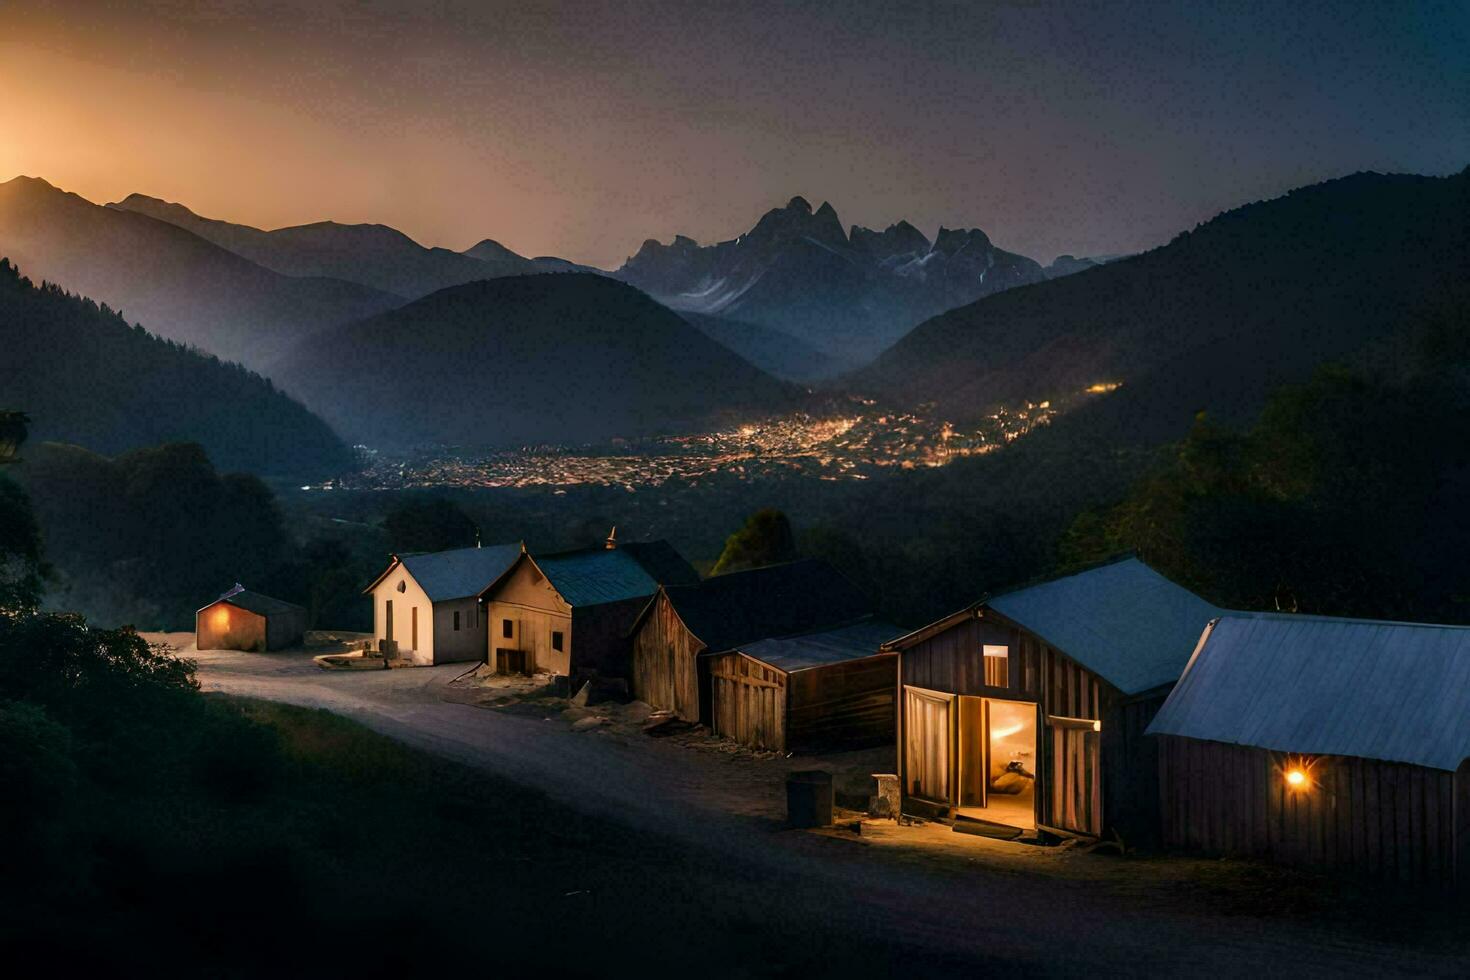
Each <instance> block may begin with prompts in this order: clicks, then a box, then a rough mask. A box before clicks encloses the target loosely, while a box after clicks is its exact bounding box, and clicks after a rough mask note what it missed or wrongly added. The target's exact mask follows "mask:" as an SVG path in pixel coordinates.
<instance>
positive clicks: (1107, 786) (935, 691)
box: [884, 558, 1220, 846]
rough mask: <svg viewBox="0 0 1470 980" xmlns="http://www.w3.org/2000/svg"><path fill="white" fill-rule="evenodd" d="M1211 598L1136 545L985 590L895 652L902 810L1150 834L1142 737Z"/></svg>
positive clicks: (1153, 819) (1153, 828)
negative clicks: (1147, 559)
mask: <svg viewBox="0 0 1470 980" xmlns="http://www.w3.org/2000/svg"><path fill="white" fill-rule="evenodd" d="M1218 615H1220V610H1218V609H1216V608H1215V607H1214V606H1212V605H1210V604H1209V603H1208V602H1205V601H1204V600H1203V599H1201V598H1199V597H1198V596H1196V595H1194V594H1193V593H1192V592H1189V591H1188V590H1186V589H1184V588H1181V587H1180V586H1178V585H1175V584H1174V583H1173V582H1170V581H1169V580H1168V579H1166V578H1164V577H1163V576H1162V575H1160V574H1159V573H1157V572H1155V571H1154V570H1153V569H1151V568H1149V567H1148V566H1147V565H1145V564H1143V563H1142V562H1140V561H1138V560H1137V559H1136V558H1127V559H1124V560H1121V561H1115V562H1111V563H1109V564H1106V565H1101V566H1099V567H1096V568H1092V569H1089V570H1087V571H1083V572H1079V573H1077V574H1075V575H1069V576H1066V577H1063V578H1058V579H1054V580H1052V581H1049V582H1044V583H1041V584H1039V585H1033V586H1029V587H1026V588H1021V589H1016V590H1014V591H1010V592H1006V593H1002V594H999V595H994V596H990V597H988V598H986V599H983V600H981V601H980V602H978V603H976V604H975V605H973V606H971V607H969V608H967V609H964V610H961V611H960V612H958V613H955V614H954V615H952V616H949V617H947V618H945V619H942V620H940V621H938V622H936V623H933V624H931V625H929V626H926V627H924V628H923V629H921V630H917V631H915V632H914V633H911V634H909V635H908V636H905V637H902V638H900V639H898V640H895V641H893V642H892V643H889V644H885V646H884V649H885V650H892V651H895V652H897V653H898V654H899V658H898V689H899V696H900V710H899V732H898V760H897V765H898V772H899V774H900V783H901V789H902V793H903V807H904V810H905V812H908V813H913V814H915V815H918V816H927V817H930V818H938V819H944V820H974V821H980V822H983V823H991V824H1001V825H1004V826H1005V827H1010V828H1020V829H1021V830H1029V829H1032V828H1036V829H1041V830H1046V831H1050V832H1052V833H1061V834H1071V835H1080V836H1084V837H1098V838H1100V837H1104V836H1112V835H1115V834H1116V835H1117V836H1118V837H1120V838H1121V839H1122V840H1123V841H1124V843H1125V844H1126V845H1128V846H1135V845H1138V844H1147V843H1152V842H1153V841H1154V840H1155V839H1156V837H1157V827H1158V783H1157V778H1158V776H1157V774H1158V762H1157V757H1156V754H1155V751H1154V749H1155V744H1154V742H1153V741H1152V740H1147V739H1145V738H1144V737H1143V733H1144V729H1145V728H1146V727H1147V726H1148V723H1149V721H1151V720H1152V719H1153V715H1154V712H1155V711H1157V710H1158V708H1159V706H1160V705H1161V704H1162V703H1163V700H1164V697H1165V696H1166V695H1167V694H1168V692H1169V689H1170V688H1171V687H1172V686H1173V684H1174V682H1175V681H1176V680H1177V679H1178V677H1179V675H1180V673H1181V672H1182V671H1183V670H1184V665H1185V663H1186V662H1187V661H1188V660H1189V655H1190V653H1191V652H1192V651H1193V650H1194V646H1195V643H1196V642H1197V641H1198V639H1199V633H1200V630H1202V629H1203V628H1204V625H1205V624H1206V623H1208V622H1209V621H1210V620H1211V619H1214V618H1215V617H1217V616H1218Z"/></svg>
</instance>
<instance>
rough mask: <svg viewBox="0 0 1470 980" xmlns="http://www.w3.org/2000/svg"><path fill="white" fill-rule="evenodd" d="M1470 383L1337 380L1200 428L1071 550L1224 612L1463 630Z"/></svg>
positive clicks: (1067, 554) (1065, 549) (1072, 558)
mask: <svg viewBox="0 0 1470 980" xmlns="http://www.w3.org/2000/svg"><path fill="white" fill-rule="evenodd" d="M1467 400H1470V399H1467V394H1466V388H1465V386H1464V385H1463V383H1461V382H1460V380H1459V379H1457V378H1455V377H1453V376H1447V375H1443V374H1438V375H1432V376H1429V377H1420V378H1418V379H1416V380H1415V381H1413V382H1412V383H1401V382H1390V381H1383V380H1371V379H1369V378H1367V377H1365V376H1363V375H1360V374H1355V373H1352V372H1349V371H1346V370H1343V369H1341V368H1325V369H1323V370H1322V371H1320V372H1319V373H1318V374H1317V376H1316V377H1315V378H1314V379H1313V380H1312V381H1311V382H1310V383H1308V384H1304V385H1299V386H1292V387H1288V388H1285V389H1282V390H1281V391H1280V392H1278V393H1277V394H1276V395H1275V396H1273V397H1272V399H1271V401H1270V402H1269V403H1268V405H1267V406H1266V410H1265V411H1264V413H1263V414H1262V416H1261V419H1260V421H1259V422H1257V424H1256V425H1255V426H1254V427H1253V428H1251V429H1250V430H1249V431H1247V432H1244V433H1236V432H1232V431H1229V430H1226V429H1222V428H1220V427H1218V426H1215V425H1213V424H1211V423H1210V422H1209V421H1208V419H1207V418H1203V419H1201V420H1200V421H1198V422H1197V423H1196V425H1195V427H1194V430H1193V431H1192V432H1191V433H1190V435H1189V437H1188V438H1187V439H1185V440H1184V441H1183V442H1181V443H1179V444H1178V445H1177V446H1175V447H1172V448H1171V449H1170V450H1169V451H1168V453H1167V454H1166V457H1165V460H1164V461H1163V463H1162V464H1161V465H1160V466H1159V467H1158V468H1156V469H1155V470H1154V471H1153V472H1151V473H1150V474H1148V475H1147V476H1146V477H1145V478H1144V479H1142V480H1141V481H1139V482H1138V483H1137V484H1136V485H1135V486H1134V487H1133V489H1132V491H1131V492H1130V493H1129V494H1128V496H1127V497H1126V498H1125V499H1124V500H1123V501H1122V502H1121V503H1119V504H1117V505H1116V506H1112V507H1109V508H1104V509H1101V510H1094V511H1090V512H1088V513H1086V514H1084V515H1082V516H1081V517H1080V518H1078V520H1077V521H1076V522H1075V523H1074V524H1073V526H1072V528H1071V530H1070V531H1069V533H1068V535H1067V536H1066V537H1065V538H1064V540H1063V543H1062V557H1063V560H1064V561H1067V562H1080V561H1087V560H1091V559H1095V558H1098V557H1101V556H1104V555H1107V554H1111V553H1116V552H1118V551H1122V550H1131V551H1135V552H1137V553H1138V554H1139V555H1140V556H1141V557H1143V558H1144V559H1145V560H1147V561H1149V562H1151V563H1152V564H1154V565H1155V566H1156V567H1158V568H1159V569H1160V570H1161V571H1163V572H1164V573H1165V574H1168V575H1170V576H1172V577H1174V578H1176V579H1177V580H1178V581H1180V582H1181V583H1183V584H1186V585H1188V586H1190V587H1192V588H1194V589H1196V590H1198V591H1200V592H1201V593H1202V594H1204V595H1206V596H1208V597H1209V598H1211V599H1213V600H1214V601H1216V602H1218V603H1221V604H1223V605H1227V606H1232V607H1236V608H1247V609H1273V608H1276V609H1286V610H1291V611H1301V612H1310V613H1324V614H1333V615H1344V616H1362V617H1380V618H1391V619H1411V620H1415V619H1422V620H1438V621H1449V622H1464V621H1465V620H1466V619H1467V614H1470V572H1467V570H1466V568H1465V563H1464V555H1465V554H1466V552H1467V549H1470V520H1467V518H1466V517H1465V515H1464V501H1465V499H1466V493H1467V492H1470V469H1467V464H1470V411H1467V409H1470V405H1467Z"/></svg>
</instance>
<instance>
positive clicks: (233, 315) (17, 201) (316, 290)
mask: <svg viewBox="0 0 1470 980" xmlns="http://www.w3.org/2000/svg"><path fill="white" fill-rule="evenodd" d="M0 255H4V256H8V257H9V258H10V259H11V261H12V262H14V263H16V264H18V265H19V266H21V267H22V268H24V269H25V270H26V273H27V275H29V276H31V277H32V278H35V279H44V280H46V281H49V282H56V283H60V284H61V285H63V286H65V287H66V288H67V289H69V290H71V291H73V292H76V293H81V294H83V295H86V296H90V297H92V298H94V299H95V300H97V301H98V302H105V303H107V304H109V305H110V306H111V307H112V308H113V309H116V310H121V311H122V312H124V313H125V314H126V315H127V316H128V318H129V319H130V320H132V321H135V322H142V323H144V324H145V325H146V326H147V327H148V328H149V329H150V330H152V331H154V332H155V333H158V334H161V335H163V336H165V337H169V338H171V339H173V340H178V341H181V342H184V343H188V344H195V345H198V346H200V347H202V348H204V349H206V350H208V351H209V352H211V353H213V354H217V355H219V356H220V357H222V358H225V359H227V360H236V361H241V362H243V363H245V364H248V365H250V366H252V367H260V366H262V365H263V364H265V363H267V362H269V361H270V360H272V359H273V358H274V357H275V356H277V355H278V354H279V353H280V352H281V351H282V350H284V349H285V347H286V346H287V345H288V344H290V343H292V342H294V340H295V339H297V338H298V337H300V336H301V335H302V334H305V333H308V332H310V331H313V330H319V329H321V328H322V327H324V326H328V325H330V324H333V323H342V322H345V321H349V320H355V319H359V318H361V317H363V316H367V315H369V314H372V313H377V312H380V311H382V310H385V309H389V308H391V307H393V306H397V305H399V304H400V303H402V302H403V300H402V299H401V298H400V297H398V296H395V295H392V294H389V293H386V292H383V291H381V290H377V289H373V288H371V287H368V286H363V285H360V284H358V283H354V282H347V281H345V280H342V279H331V278H323V277H298V276H288V275H282V274H281V273H279V272H275V271H273V270H271V269H267V268H265V267H263V266H261V265H258V264H256V263H254V262H252V261H250V260H249V259H247V258H244V257H243V256H240V255H237V254H236V253H234V252H232V251H230V250H229V249H226V248H221V247H220V246H219V245H216V244H214V243H213V242H210V241H206V240H205V239H203V238H200V237H199V236H198V235H195V234H193V233H191V232H189V231H187V230H185V229H183V228H179V227H177V226H175V225H172V224H169V223H168V222H166V221H159V220H158V219H156V218H152V217H149V216H148V215H145V214H140V213H137V212H133V211H123V210H118V209H116V208H107V207H103V206H101V205H98V204H93V203H92V202H91V201H88V200H86V199H85V198H83V197H81V196H79V195H77V194H71V193H67V192H65V191H62V190H59V189H57V188H55V187H53V186H51V185H50V184H49V183H47V182H46V181H44V180H40V179H38V178H32V177H17V178H15V179H14V180H11V181H8V182H6V183H4V184H0Z"/></svg>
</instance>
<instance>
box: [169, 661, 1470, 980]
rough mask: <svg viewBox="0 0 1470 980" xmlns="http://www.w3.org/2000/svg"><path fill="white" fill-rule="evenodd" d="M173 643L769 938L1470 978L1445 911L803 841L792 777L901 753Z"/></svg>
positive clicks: (1283, 877)
mask: <svg viewBox="0 0 1470 980" xmlns="http://www.w3.org/2000/svg"><path fill="white" fill-rule="evenodd" d="M169 639H171V640H174V641H175V644H176V645H177V646H179V647H180V649H181V650H182V652H184V653H185V654H186V655H188V656H191V657H194V658H196V659H197V661H198V663H199V676H200V679H201V682H202V683H203V685H204V687H205V689H206V690H217V691H221V692H225V693H232V694H240V695H245V696H251V697H260V698H269V699H274V700H279V701H285V702H288V703H292V704H298V705H303V706H308V707H320V708H327V709H329V710H331V711H334V712H337V713H339V714H343V715H346V716H348V717H350V718H353V719H355V720H357V721H360V722H362V723H364V724H366V725H368V726H369V727H371V728H374V729H376V730H377V731H379V732H381V733H383V734H386V735H390V736H392V737H394V738H397V739H399V740H401V741H403V742H406V743H408V744H409V745H411V746H414V747H416V748H420V749H423V750H427V751H429V752H432V753H435V754H438V755H441V756H444V757H446V758H450V759H453V760H455V761H459V762H462V763H465V764H467V765H470V766H472V767H476V768H481V769H484V770H486V771H488V772H493V773H495V774H497V775H500V776H503V777H506V778H509V779H511V780H513V781H515V782H518V783H521V784H522V785H526V786H531V787H535V788H537V789H539V790H541V791H542V792H544V793H546V794H548V795H549V796H551V797H552V798H554V799H556V800H557V801H559V802H565V803H567V804H569V805H571V806H574V807H576V808H577V809H578V810H579V811H580V812H584V813H588V814H595V815H597V816H599V817H601V818H605V819H607V820H609V821H613V822H614V823H623V824H627V825H630V826H636V827H638V828H639V829H640V830H651V831H654V832H657V833H659V834H662V835H665V839H666V841H667V843H666V845H665V846H666V847H668V848H670V849H672V851H673V852H674V853H681V854H685V855H686V856H685V858H684V860H686V861H687V862H688V866H689V867H691V868H694V867H698V868H700V869H701V873H705V874H709V873H716V872H718V871H719V869H725V870H724V873H728V874H730V875H732V876H736V877H739V878H741V879H742V880H756V881H760V880H765V881H768V882H769V883H770V887H771V892H770V894H771V903H772V904H771V908H770V910H768V912H767V913H765V914H767V915H769V916H777V915H778V914H779V915H781V916H784V917H789V916H797V917H800V916H803V915H812V914H820V915H822V916H823V917H824V920H829V919H830V920H832V921H841V922H845V923H847V926H846V927H850V928H852V929H855V930H859V931H861V932H863V933H864V934H868V933H870V932H871V933H873V934H875V935H889V934H891V935H892V936H893V941H895V942H904V943H919V944H921V945H922V946H923V947H924V948H925V949H930V950H933V951H935V955H942V956H945V957H953V959H954V961H955V962H956V963H958V964H964V963H970V964H971V965H978V964H981V963H988V964H991V965H993V964H994V963H996V962H997V961H998V960H999V961H1001V962H1005V963H1007V964H1012V965H1015V966H1017V967H1019V968H1022V969H1025V970H1026V971H1027V972H1038V971H1039V972H1045V973H1057V972H1063V973H1073V972H1080V971H1083V970H1087V971H1089V972H1105V973H1150V974H1190V975H1199V974H1201V973H1203V974H1210V975H1213V974H1220V975H1234V974H1239V973H1245V972H1262V971H1265V972H1269V973H1272V974H1276V973H1282V972H1291V973H1297V974H1332V975H1341V974H1343V973H1375V974H1397V973H1418V974H1425V973H1428V974H1436V975H1460V974H1465V973H1470V940H1467V933H1466V930H1465V929H1464V924H1465V923H1467V922H1470V918H1467V917H1466V915H1465V913H1464V912H1463V910H1461V909H1459V908H1457V907H1452V906H1450V905H1449V904H1448V903H1446V902H1444V901H1443V900H1442V899H1441V898H1439V897H1436V896H1428V897H1426V896H1422V895H1417V894H1413V893H1409V892H1401V891H1397V890H1393V889H1385V888H1374V887H1360V886H1357V885H1354V884H1352V883H1349V882H1342V881H1337V880H1327V879H1319V878H1316V877H1314V876H1311V875H1305V874H1301V873H1296V872H1288V871H1283V870H1281V869H1276V868H1272V867H1268V866H1264V865H1258V864H1252V863H1248V862H1237V861H1215V860H1205V859H1199V858H1189V857H1146V856H1137V855H1130V856H1123V857H1120V856H1118V855H1116V854H1109V853H1102V852H1099V853H1082V852H1081V850H1080V849H1078V848H1076V847H1036V846H1030V845H1025V844H1019V843H1014V842H1002V841H995V840H990V839H986V838H982V837H974V836H969V835H962V834H957V833H954V832H953V831H951V830H949V829H948V828H947V827H944V826H942V825H938V824H934V823H928V824H923V825H915V826H899V825H897V824H895V823H894V822H893V821H892V820H867V819H862V818H861V816H860V815H859V814H856V813H847V814H844V815H843V820H841V821H839V824H838V825H837V826H836V827H833V828H829V829H826V830H822V831H790V830H787V829H785V825H784V817H785V798H784V780H785V775H786V773H787V772H788V771H791V770H793V769H808V768H829V769H832V770H833V771H835V772H838V773H840V774H841V775H840V777H839V782H838V786H839V788H844V787H845V790H846V792H850V793H852V794H853V798H857V794H859V793H861V794H862V796H863V797H865V796H866V794H868V793H871V792H872V789H871V788H870V787H871V785H872V781H871V773H874V772H887V771H892V767H893V756H892V752H891V750H886V749H880V750H877V751H876V752H871V753H853V754H851V757H848V758H844V757H841V756H835V757H824V758H810V757H808V758H801V757H795V758H783V757H778V756H775V755H774V754H772V753H758V752H752V751H750V750H748V749H745V748H743V747H739V746H735V745H733V744H731V743H728V742H726V741H724V740H721V739H716V738H713V737H711V736H710V735H709V734H708V733H705V732H703V731H702V730H698V729H687V730H684V731H680V732H677V733H675V734H670V735H668V736H666V737H651V736H650V735H649V734H645V732H644V730H643V728H644V725H645V723H646V721H647V711H648V709H647V707H646V706H642V705H638V704H632V705H617V704H594V705H591V706H588V707H579V706H575V705H571V704H569V702H568V701H567V699H565V698H560V697H555V696H553V695H552V694H551V693H550V692H549V691H548V690H547V689H546V688H547V685H546V683H545V681H546V679H545V678H542V679H541V680H540V681H537V680H536V679H534V678H532V679H512V680H504V679H499V680H491V681H486V680H485V679H483V678H475V677H472V676H471V677H466V676H464V675H465V674H466V672H467V671H471V670H472V669H473V667H472V665H450V666H443V667H432V668H414V669H405V670H382V671H323V670H321V669H319V668H318V667H316V666H315V664H314V663H313V661H312V656H311V655H312V654H313V653H316V652H320V650H319V649H316V648H313V649H308V650H302V651H299V652H287V653H279V654H248V653H233V652H228V651H202V652H200V651H193V650H192V648H191V645H192V639H193V638H192V636H190V635H188V634H184V635H183V636H178V635H175V636H174V637H170V638H169ZM833 896H841V901H838V902H833V901H832V900H831V899H832V897H833ZM778 910H779V913H778ZM781 927H782V928H788V929H789V928H791V925H790V923H789V922H786V921H785V919H783V920H782V922H781Z"/></svg>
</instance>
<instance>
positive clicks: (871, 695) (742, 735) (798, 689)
mask: <svg viewBox="0 0 1470 980" xmlns="http://www.w3.org/2000/svg"><path fill="white" fill-rule="evenodd" d="M900 632H901V631H900V630H899V629H897V628H896V627H894V626H891V625H889V624H888V623H883V622H878V621H874V620H864V621H862V622H858V623H852V624H850V625H848V626H839V627H838V628H836V629H831V630H823V631H821V632H816V633H803V634H801V635H799V636H786V637H774V638H771V639H766V640H757V641H755V642H754V643H743V644H741V645H739V646H737V647H735V648H734V649H733V650H729V651H727V652H725V653H716V654H713V655H712V656H710V657H709V674H710V702H711V707H710V711H711V716H712V722H713V723H712V725H711V727H712V728H713V730H714V732H715V734H716V735H725V736H728V737H730V738H733V739H735V740H736V741H737V742H741V743H744V744H745V745H749V746H751V747H753V748H758V749H770V750H773V751H776V752H803V753H815V752H831V751H837V750H843V749H860V748H867V747H869V746H873V745H884V744H892V742H893V733H894V714H895V712H894V691H895V687H894V678H895V677H896V674H895V672H894V666H895V661H896V660H897V657H896V656H895V655H894V654H892V653H881V652H879V647H881V646H882V645H883V643H884V642H886V641H887V640H890V639H892V638H893V637H895V636H897V635H898V634H899V633H900Z"/></svg>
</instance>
